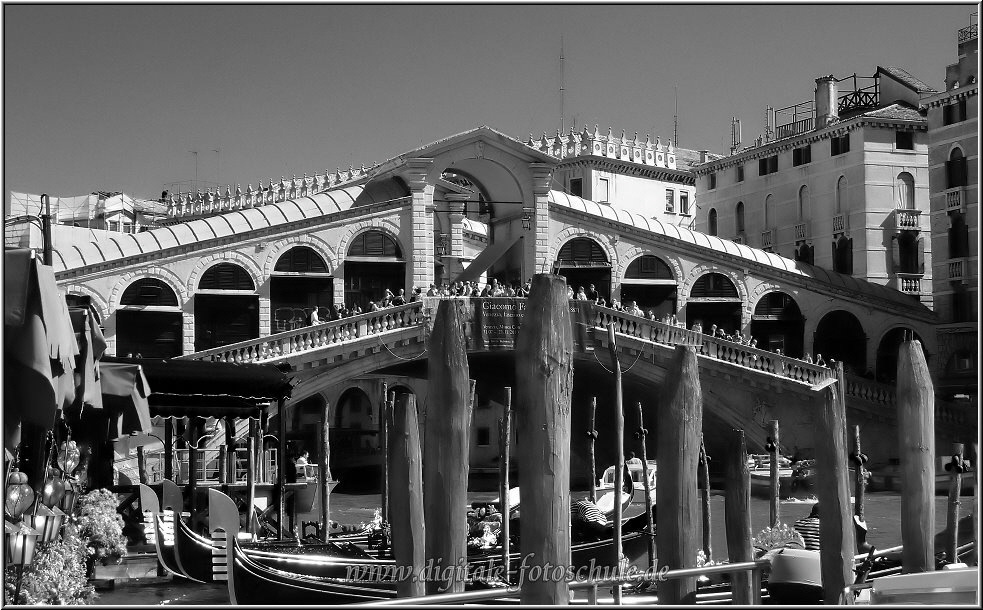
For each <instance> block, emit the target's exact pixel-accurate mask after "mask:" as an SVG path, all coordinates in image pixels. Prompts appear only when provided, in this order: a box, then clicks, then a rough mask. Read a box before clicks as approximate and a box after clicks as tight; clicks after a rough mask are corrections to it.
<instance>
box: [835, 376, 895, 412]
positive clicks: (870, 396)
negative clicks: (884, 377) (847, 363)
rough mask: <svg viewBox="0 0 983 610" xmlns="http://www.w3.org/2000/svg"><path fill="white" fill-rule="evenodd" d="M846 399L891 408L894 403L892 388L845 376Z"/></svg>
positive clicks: (861, 378) (860, 378) (857, 377)
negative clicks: (854, 399)
mask: <svg viewBox="0 0 983 610" xmlns="http://www.w3.org/2000/svg"><path fill="white" fill-rule="evenodd" d="M843 380H844V381H845V382H846V395H847V398H851V397H852V398H859V399H861V400H865V401H867V402H872V403H874V404H878V405H885V406H893V405H894V403H895V393H894V386H890V385H887V384H883V383H877V382H876V381H871V380H869V379H864V378H863V377H860V376H858V375H851V374H846V375H844V376H843Z"/></svg>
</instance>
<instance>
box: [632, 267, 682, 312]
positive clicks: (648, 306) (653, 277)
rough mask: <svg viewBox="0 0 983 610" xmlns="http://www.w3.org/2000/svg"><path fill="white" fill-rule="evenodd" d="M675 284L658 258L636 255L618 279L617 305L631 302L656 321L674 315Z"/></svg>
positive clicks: (674, 280)
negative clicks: (618, 300) (619, 284)
mask: <svg viewBox="0 0 983 610" xmlns="http://www.w3.org/2000/svg"><path fill="white" fill-rule="evenodd" d="M678 288H679V287H678V285H677V283H676V278H675V277H674V276H673V274H672V269H671V268H670V267H669V265H667V264H666V262H665V261H663V260H662V259H661V258H659V257H658V256H654V255H651V254H646V255H643V256H639V257H638V258H636V259H635V260H633V261H632V262H631V263H629V264H628V268H627V269H626V270H625V277H624V279H623V280H621V302H622V303H628V302H630V301H635V302H636V303H638V306H639V307H640V308H642V310H643V311H645V312H646V313H648V312H649V311H650V310H651V311H653V312H655V316H656V317H657V318H662V317H664V316H667V315H674V314H675V313H676V307H677V301H678V298H679V296H678V294H679V290H678Z"/></svg>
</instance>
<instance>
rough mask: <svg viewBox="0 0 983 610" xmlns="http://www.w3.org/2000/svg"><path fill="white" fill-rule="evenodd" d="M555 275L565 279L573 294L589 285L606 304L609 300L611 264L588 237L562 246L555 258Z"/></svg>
mask: <svg viewBox="0 0 983 610" xmlns="http://www.w3.org/2000/svg"><path fill="white" fill-rule="evenodd" d="M555 267H556V270H557V273H559V274H560V275H562V276H563V277H565V278H566V279H567V286H570V287H571V288H573V290H574V292H576V291H577V289H578V288H580V287H581V286H583V288H584V292H589V291H590V286H591V284H593V285H594V288H595V289H596V290H597V294H598V296H600V297H601V298H603V299H604V300H605V301H606V302H610V299H611V262H610V261H608V256H607V254H606V253H605V252H604V248H602V247H601V245H600V244H599V243H597V242H596V241H594V240H593V239H591V238H589V237H575V238H573V239H571V240H570V241H568V242H567V243H565V244H563V247H562V248H560V253H559V255H558V256H557V258H556V265H555Z"/></svg>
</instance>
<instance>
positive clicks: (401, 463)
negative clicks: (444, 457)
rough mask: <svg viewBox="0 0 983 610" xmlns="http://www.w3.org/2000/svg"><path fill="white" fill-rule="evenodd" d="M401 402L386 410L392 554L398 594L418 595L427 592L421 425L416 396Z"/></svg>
mask: <svg viewBox="0 0 983 610" xmlns="http://www.w3.org/2000/svg"><path fill="white" fill-rule="evenodd" d="M399 402H400V404H399V406H396V405H394V406H393V408H392V409H389V410H387V412H386V414H385V415H386V418H387V419H388V420H389V422H388V427H389V428H390V430H391V431H392V435H391V437H390V447H389V449H390V451H389V468H388V470H387V473H388V475H389V477H390V478H391V479H392V485H391V487H390V490H391V492H392V496H391V498H390V508H391V509H392V519H393V521H392V543H393V558H394V559H395V564H396V566H397V567H400V568H403V569H402V571H401V573H400V572H398V573H400V575H402V576H404V578H403V579H402V580H400V581H398V582H397V583H396V595H397V596H398V597H419V596H422V595H424V594H426V585H425V583H424V579H423V578H421V576H423V574H422V572H423V569H424V565H425V561H426V530H427V527H426V525H425V523H424V510H423V465H422V463H421V460H420V425H419V420H418V418H417V413H416V397H415V396H414V395H412V394H403V395H401V396H400V397H399ZM435 444H436V443H435ZM459 508H460V507H459ZM436 529H443V527H440V528H436Z"/></svg>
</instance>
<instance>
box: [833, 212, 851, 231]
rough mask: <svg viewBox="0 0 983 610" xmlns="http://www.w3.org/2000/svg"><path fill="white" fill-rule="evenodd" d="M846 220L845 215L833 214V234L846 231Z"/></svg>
mask: <svg viewBox="0 0 983 610" xmlns="http://www.w3.org/2000/svg"><path fill="white" fill-rule="evenodd" d="M847 218H848V216H847V215H846V214H834V215H833V233H843V232H844V231H846V229H847Z"/></svg>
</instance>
